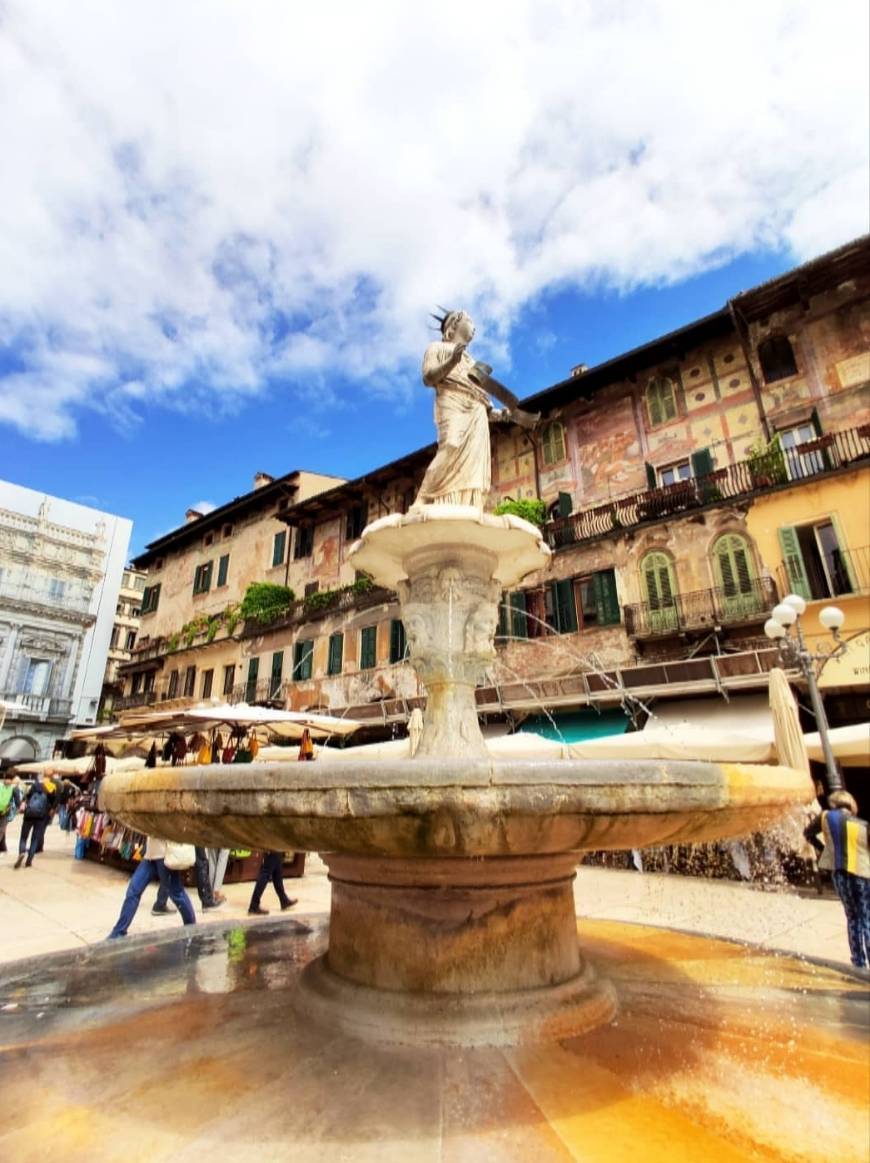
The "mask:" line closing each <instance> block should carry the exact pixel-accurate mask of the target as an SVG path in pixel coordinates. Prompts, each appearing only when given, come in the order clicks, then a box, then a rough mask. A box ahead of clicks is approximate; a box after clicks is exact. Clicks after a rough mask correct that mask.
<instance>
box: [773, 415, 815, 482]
mask: <svg viewBox="0 0 870 1163" xmlns="http://www.w3.org/2000/svg"><path fill="white" fill-rule="evenodd" d="M818 438H819V432H818V430H817V428H816V425H815V424H814V423H812V422H811V421H809V420H808V421H807V423H806V424H796V425H795V426H794V427H793V428H784V429H780V431H779V442H780V445H781V446H782V450H783V452H784V453H785V467H786V471H787V472H788V476H789V480H801V479H802V478H803V477H809V476H815V475H816V473H819V472H823V471H824V470H825V468H827V464H826V462H825V455H824V452H823V451H822V449H821V448H813V449H812V450H807V451H806V452H801V447H802V446H803V445H805V444H809V443H810V442H811V441H814V440H818Z"/></svg>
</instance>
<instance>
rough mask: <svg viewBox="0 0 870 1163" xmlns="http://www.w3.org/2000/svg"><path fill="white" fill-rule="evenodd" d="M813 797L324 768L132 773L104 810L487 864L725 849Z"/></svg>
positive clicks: (409, 765)
mask: <svg viewBox="0 0 870 1163" xmlns="http://www.w3.org/2000/svg"><path fill="white" fill-rule="evenodd" d="M812 795H813V789H812V786H811V784H810V781H809V778H808V777H807V776H806V775H805V774H804V773H801V772H798V771H794V770H792V769H791V768H787V767H773V766H766V765H760V764H759V765H750V764H737V763H734V764H726V763H721V764H719V763H703V762H685V761H674V760H644V759H636V760H495V759H468V760H465V761H462V760H457V759H455V758H451V759H450V760H448V761H443V760H431V759H426V760H420V759H419V758H418V759H399V760H390V761H384V760H380V761H377V762H367V761H359V762H357V763H355V764H354V765H353V766H351V765H349V764H348V763H346V762H345V763H342V762H330V761H329V760H328V759H324V758H320V759H319V760H318V761H317V762H316V763H298V762H289V763H270V764H262V763H261V764H257V763H254V764H239V765H234V766H230V767H221V766H214V767H180V768H163V769H159V770H156V771H146V772H136V773H128V774H124V773H119V774H115V775H110V776H107V777H106V778H105V779H104V780H103V784H102V788H101V791H100V805H101V807H102V808H103V809H104V810H105V811H107V812H109V813H110V814H111V815H112V816H113V817H114V818H116V819H118V820H121V821H122V822H123V823H125V824H127V825H129V826H130V827H132V828H135V829H137V830H138V831H141V832H145V833H146V834H149V835H152V836H157V837H161V838H164V839H169V840H189V841H192V842H195V843H198V844H202V845H210V846H220V847H250V848H257V849H261V850H275V851H291V850H295V851H321V852H327V851H328V852H343V853H349V854H358V855H371V856H390V857H394V856H400V857H412V856H416V857H474V856H525V855H535V854H537V855H543V854H545V853H555V852H572V851H577V852H580V851H583V850H589V849H627V848H643V847H646V846H649V845H656V844H673V843H680V842H685V843H694V842H697V841H704V840H714V839H724V838H727V837H732V836H738V835H744V834H746V833H749V832H755V831H759V830H760V829H761V828H763V827H764V826H765V825H766V824H768V823H770V822H771V821H772V820H773V819H775V818H776V817H777V816H778V815H781V814H782V813H783V812H784V811H785V810H786V809H787V808H788V807H789V806H791V805H795V804H801V803H806V802H808V801H809V800H810V799H811V798H812Z"/></svg>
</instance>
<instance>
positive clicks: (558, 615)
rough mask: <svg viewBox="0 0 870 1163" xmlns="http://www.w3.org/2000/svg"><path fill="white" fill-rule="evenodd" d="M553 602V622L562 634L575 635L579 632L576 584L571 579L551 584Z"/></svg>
mask: <svg viewBox="0 0 870 1163" xmlns="http://www.w3.org/2000/svg"><path fill="white" fill-rule="evenodd" d="M550 591H551V594H552V601H553V622H554V625H555V628H556V630H557V631H558V632H559V633H560V634H573V633H575V632H576V630H577V607H576V605H575V603H574V584H573V582H572V581H571V579H570V578H568V579H566V580H564V581H554V582H550Z"/></svg>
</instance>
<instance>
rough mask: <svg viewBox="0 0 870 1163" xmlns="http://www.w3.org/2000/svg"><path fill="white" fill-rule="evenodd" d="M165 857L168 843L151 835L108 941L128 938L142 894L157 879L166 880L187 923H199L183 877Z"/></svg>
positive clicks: (182, 917) (175, 903)
mask: <svg viewBox="0 0 870 1163" xmlns="http://www.w3.org/2000/svg"><path fill="white" fill-rule="evenodd" d="M165 855H166V841H165V840H156V839H155V838H154V837H153V836H149V837H148V840H147V842H146V844H145V856H144V857H143V859H142V860H140V861H139V863H138V864H137V865H136V868H135V869H134V871H133V875H132V876H131V877H130V880H129V883H128V884H127V893H126V895H125V897H124V903H123V904H122V905H121V915H120V916H119V917H118V919H117V921H116V922H115V927H114V928H113V929H112V931H111V933H109V936H108V940H110V941H113V940H115V939H116V938H118V937H126V936H127V930H128V929H129V928H130V925H131V924H132V922H133V918H134V917H135V916H136V913H137V911H138V909H139V905H140V903H141V901H142V894H143V893H144V891H145V889H146V888H147V887H148V885H149V884H150V883H151V881H152V880H154V879H155V877H156V878H157V879H160V878H161V877H163V876H165V877H166V879H167V883H168V886H169V897H170V899H171V900H172V903H173V904H174V905H175V907H176V908H177V909H178V911H179V913H180V914H181V919H182V921H183V922H184V924H185V925H195V924H196V913H195V912H194V911H193V905H192V904H191V900H190V897H189V896H188V895H187V893H186V892H185V891H184V885H183V884H182V883H181V876H180V874H179V873H178V872H176V871H175V870H174V869H171V868H167V867H166V865H165V863H164V857H165Z"/></svg>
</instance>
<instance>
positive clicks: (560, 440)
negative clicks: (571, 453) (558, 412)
mask: <svg viewBox="0 0 870 1163" xmlns="http://www.w3.org/2000/svg"><path fill="white" fill-rule="evenodd" d="M542 447H543V451H544V465H545V467H546V466H549V465H551V464H559V463H560V462H561V461H563V460H564V459H565V427H564V425H563V424H562V423H560V421H558V420H551V421H550V423H549V424H547V425H546V427H545V428H544V434H543V438H542Z"/></svg>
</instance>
